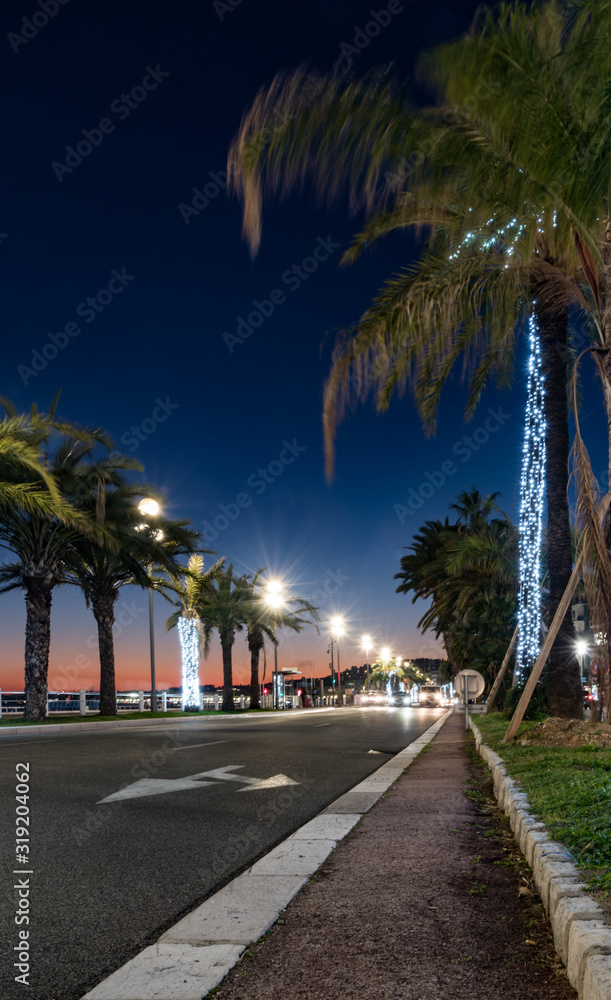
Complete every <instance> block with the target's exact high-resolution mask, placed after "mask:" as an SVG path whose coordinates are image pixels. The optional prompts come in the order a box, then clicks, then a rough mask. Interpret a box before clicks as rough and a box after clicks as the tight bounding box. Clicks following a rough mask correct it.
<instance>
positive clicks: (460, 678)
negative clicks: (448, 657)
mask: <svg viewBox="0 0 611 1000" xmlns="http://www.w3.org/2000/svg"><path fill="white" fill-rule="evenodd" d="M485 687H486V681H485V680H484V678H483V677H482V675H481V674H480V672H479V670H461V671H460V673H459V674H456V677H455V678H454V689H455V690H456V691H458V693H459V695H460V696H461V697H462V700H463V702H464V705H465V729H468V728H469V698H479V696H480V694H483V693H484V688H485Z"/></svg>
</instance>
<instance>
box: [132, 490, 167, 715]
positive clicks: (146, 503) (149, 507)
mask: <svg viewBox="0 0 611 1000" xmlns="http://www.w3.org/2000/svg"><path fill="white" fill-rule="evenodd" d="M138 510H139V511H140V513H141V514H142V516H143V517H144V518H145V525H146V526H147V527H150V524H149V521H148V520H147V518H154V517H157V516H158V515H159V514H160V513H161V507H160V506H159V504H158V503H157V501H156V500H153V498H152V497H143V499H142V500H141V501H140V503H139V504H138ZM154 537H155V538H156V539H157V540H158V541H161V539H162V538H163V532H162V531H157V532H156V533H155V536H154ZM148 590H149V645H150V650H151V712H156V711H157V690H156V687H155V624H154V619H153V588H152V587H149V589H148Z"/></svg>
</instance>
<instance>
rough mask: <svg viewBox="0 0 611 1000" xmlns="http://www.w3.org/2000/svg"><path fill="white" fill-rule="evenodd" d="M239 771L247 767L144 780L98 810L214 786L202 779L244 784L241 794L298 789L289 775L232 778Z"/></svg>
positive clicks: (127, 788)
mask: <svg viewBox="0 0 611 1000" xmlns="http://www.w3.org/2000/svg"><path fill="white" fill-rule="evenodd" d="M238 767H244V764H227V765H226V766H225V767H216V768H214V770H212V771H202V772H201V773H200V774H190V775H188V776H187V777H186V778H142V779H141V780H140V781H135V782H134V784H133V785H127V786H126V787H125V788H120V789H119V791H118V792H114V793H113V794H112V795H107V797H106V798H105V799H100V800H99V802H96V805H97V806H100V805H102V804H103V803H104V802H117V801H118V800H119V799H139V798H142V797H143V796H145V795H164V794H165V793H166V792H182V791H184V790H185V789H187V788H202V787H203V786H204V785H214V784H216V782H214V781H200V780H199V779H200V778H218V779H220V780H221V781H240V782H243V783H244V784H245V785H246V788H239V789H238V791H240V792H251V791H257V790H258V789H262V788H281V787H282V786H283V785H298V784H299V782H298V781H293V779H292V778H289V777H287V775H286V774H275V775H274V776H273V777H272V778H247V777H246V775H243V774H231V773H230V772H231V771H235V770H236V769H237V768H238Z"/></svg>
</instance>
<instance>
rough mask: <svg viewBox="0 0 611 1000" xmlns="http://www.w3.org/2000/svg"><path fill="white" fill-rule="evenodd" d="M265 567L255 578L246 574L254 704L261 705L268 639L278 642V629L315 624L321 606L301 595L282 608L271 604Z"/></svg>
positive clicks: (251, 697)
mask: <svg viewBox="0 0 611 1000" xmlns="http://www.w3.org/2000/svg"><path fill="white" fill-rule="evenodd" d="M265 572H266V570H265V568H263V569H259V570H257V572H256V573H255V574H254V575H253V576H252V577H248V576H246V577H244V578H243V584H244V586H245V588H246V592H247V601H246V603H245V605H244V619H245V624H246V628H247V635H246V641H247V643H248V649H249V651H250V707H251V709H253V708H254V709H257V708H260V700H259V659H260V655H261V650H262V649H263V647H264V644H265V639H266V638H268V639H269V640H270V641H271V642H272V643H273V644H274V645H276V644H277V642H278V630H281V629H289V630H290V631H292V632H301V631H302V629H303V628H304V626H306V625H314V627H315V628H316V630H317V631H318V628H317V626H316V624H315V622H316V620H317V619H318V608H316V607H314V605H313V604H310V602H309V601H306V600H304V599H303V598H301V597H290V598H287V600H286V603H285V604H284V605H283V606H282V607H275V608H272V607H269V605H267V604H266V602H265V590H264V587H265V581H264V580H263V574H264V573H265Z"/></svg>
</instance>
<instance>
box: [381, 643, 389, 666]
mask: <svg viewBox="0 0 611 1000" xmlns="http://www.w3.org/2000/svg"><path fill="white" fill-rule="evenodd" d="M380 657H381V659H382V663H388V661H389V660H390V649H389V648H388V646H383V647H382V649H381V650H380Z"/></svg>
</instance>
